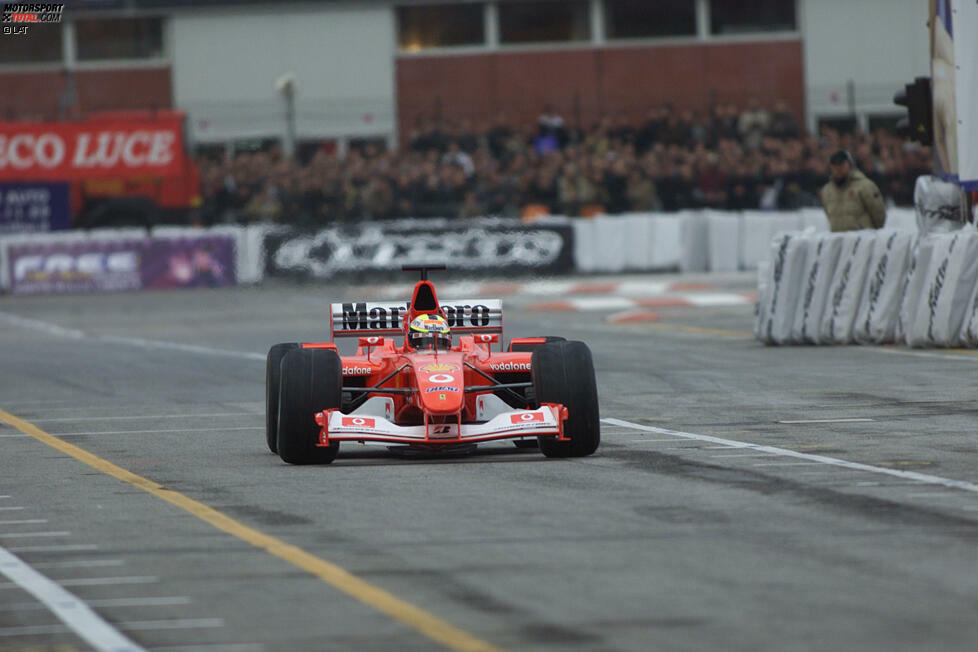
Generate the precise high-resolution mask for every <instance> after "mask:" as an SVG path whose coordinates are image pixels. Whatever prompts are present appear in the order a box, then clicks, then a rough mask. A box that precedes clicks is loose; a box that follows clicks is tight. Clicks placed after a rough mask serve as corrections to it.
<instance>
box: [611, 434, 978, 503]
mask: <svg viewBox="0 0 978 652" xmlns="http://www.w3.org/2000/svg"><path fill="white" fill-rule="evenodd" d="M601 422H602V423H610V424H612V425H617V426H630V427H632V428H634V429H635V430H641V431H644V432H655V433H659V434H661V435H671V436H673V437H680V438H682V439H695V440H698V441H708V442H711V443H714V444H727V445H729V446H732V447H735V448H743V449H748V450H755V451H758V452H764V453H772V454H774V455H783V456H784V457H793V458H796V459H800V460H809V461H812V462H820V463H822V464H829V465H832V466H839V467H842V468H846V469H852V470H854V471H868V472H869V473H877V474H879V475H889V476H893V477H896V478H902V479H904V480H913V481H914V482H920V483H924V484H934V485H941V486H944V487H950V488H952V489H961V490H962V491H970V492H972V493H978V484H974V483H971V482H965V481H963V480H952V479H951V478H942V477H940V476H937V475H929V474H926V473H917V472H916V471H900V470H897V469H887V468H884V467H881V466H872V465H871V464H860V463H859V462H849V461H848V460H840V459H838V458H835V457H826V456H824V455H812V454H810V453H799V452H798V451H793V450H788V449H787V448H777V447H775V446H762V445H760V444H751V443H748V442H743V441H737V440H734V439H722V438H720V437H711V436H710V435H699V434H696V433H692V432H682V431H679V430H668V429H666V428H656V427H653V426H643V425H641V424H638V423H631V422H629V421H623V420H621V419H602V420H601Z"/></svg>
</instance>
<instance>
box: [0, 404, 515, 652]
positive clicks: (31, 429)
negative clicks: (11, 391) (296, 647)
mask: <svg viewBox="0 0 978 652" xmlns="http://www.w3.org/2000/svg"><path fill="white" fill-rule="evenodd" d="M0 420H2V421H5V422H7V423H8V424H10V425H11V426H13V427H14V428H16V429H17V430H20V431H21V432H23V433H24V434H27V435H30V436H31V437H33V438H34V439H37V440H38V441H40V442H42V443H44V444H47V445H48V446H50V447H52V448H55V449H57V450H59V451H61V452H62V453H64V454H66V455H70V456H71V457H74V458H75V459H76V460H78V461H80V462H84V463H85V464H87V465H88V466H90V467H92V468H93V469H96V470H98V471H101V472H102V473H105V474H106V475H110V476H112V477H113V478H116V479H118V480H122V481H123V482H127V483H129V484H131V485H132V486H134V487H139V488H140V489H142V490H143V491H145V492H147V493H149V494H152V495H153V496H155V497H157V498H159V499H161V500H165V501H166V502H168V503H170V504H171V505H175V506H177V507H179V508H180V509H182V510H184V511H187V512H189V513H191V514H193V515H194V516H196V517H197V518H199V519H200V520H202V521H205V522H206V523H210V524H211V525H213V526H214V527H216V528H217V529H219V530H223V531H224V532H227V533H228V534H230V535H231V536H233V537H237V538H238V539H241V540H242V541H247V542H248V543H250V544H251V545H253V546H255V547H257V548H261V549H263V550H265V551H266V552H268V553H269V554H271V555H274V556H275V557H278V558H279V559H281V560H283V561H286V562H288V563H290V564H292V565H293V566H297V567H298V568H301V569H302V570H304V571H307V572H309V573H311V574H312V575H315V576H316V577H318V578H319V579H321V580H323V581H324V582H326V583H327V584H329V585H330V586H332V587H334V588H336V589H339V590H340V591H343V592H344V593H346V594H347V595H349V596H351V597H353V598H356V599H357V600H359V601H360V602H363V603H364V604H366V605H369V606H371V607H373V608H374V609H376V610H378V611H380V612H382V613H385V614H387V615H388V616H390V617H391V618H393V619H394V620H397V621H400V622H402V623H404V624H405V625H407V626H409V627H411V628H413V629H415V630H416V631H418V632H419V633H421V634H423V635H424V636H426V637H428V638H429V639H431V640H433V641H437V642H438V643H441V644H442V645H444V646H445V647H447V648H449V649H452V650H464V651H466V652H469V651H480V652H491V651H494V650H498V648H496V647H494V646H492V645H490V644H489V643H487V642H486V641H483V640H481V639H478V638H476V637H475V636H473V635H472V634H469V633H468V632H465V631H462V630H461V629H459V628H457V627H455V626H454V625H451V624H449V623H447V622H445V621H444V620H441V619H440V618H438V617H437V616H435V615H433V614H431V613H429V612H427V611H425V610H424V609H421V608H420V607H417V606H415V605H413V604H411V603H409V602H405V601H404V600H401V599H400V598H398V597H396V596H394V595H393V594H391V593H389V592H387V591H385V590H384V589H381V588H379V587H377V586H374V585H373V584H370V583H369V582H366V581H364V580H362V579H360V578H359V577H357V576H356V575H353V574H352V573H350V572H349V571H347V570H344V569H343V568H340V567H339V566H337V565H336V564H333V563H331V562H328V561H326V560H325V559H321V558H319V557H316V556H315V555H313V554H310V553H308V552H306V551H305V550H302V549H301V548H298V547H296V546H293V545H291V544H288V543H286V542H284V541H282V540H281V539H277V538H275V537H273V536H270V535H268V534H265V533H264V532H260V531H258V530H256V529H254V528H251V527H248V526H247V525H245V524H243V523H241V522H240V521H236V520H235V519H233V518H231V517H230V516H227V515H226V514H223V513H221V512H219V511H217V510H216V509H214V508H213V507H208V506H207V505H205V504H204V503H201V502H199V501H196V500H194V499H193V498H189V497H188V496H185V495H183V494H182V493H180V492H178V491H173V490H172V489H167V488H166V487H164V486H163V485H161V484H159V483H156V482H153V481H152V480H149V479H147V478H144V477H143V476H141V475H136V474H135V473H133V472H131V471H127V470H126V469H124V468H122V467H120V466H117V465H115V464H113V463H112V462H110V461H108V460H106V459H103V458H101V457H99V456H98V455H95V454H93V453H90V452H88V451H87V450H85V449H83V448H80V447H78V446H75V445H74V444H69V443H68V442H66V441H63V440H61V439H59V438H58V437H55V436H54V435H51V434H49V433H47V432H44V431H43V430H41V429H40V428H38V427H37V426H35V425H34V424H33V423H30V422H28V421H24V420H23V419H20V418H18V417H16V416H14V415H12V414H10V413H9V412H6V411H4V410H3V409H0Z"/></svg>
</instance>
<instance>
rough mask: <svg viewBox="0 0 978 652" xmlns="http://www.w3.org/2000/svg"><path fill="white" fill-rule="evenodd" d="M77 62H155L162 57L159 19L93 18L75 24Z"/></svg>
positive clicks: (161, 27)
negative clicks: (118, 60) (149, 60)
mask: <svg viewBox="0 0 978 652" xmlns="http://www.w3.org/2000/svg"><path fill="white" fill-rule="evenodd" d="M75 39H76V41H77V43H78V60H79V61H101V60H105V59H158V58H160V57H162V56H163V19H161V18H105V19H102V18H94V19H85V20H79V21H77V22H76V23H75Z"/></svg>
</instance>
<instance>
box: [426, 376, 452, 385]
mask: <svg viewBox="0 0 978 652" xmlns="http://www.w3.org/2000/svg"><path fill="white" fill-rule="evenodd" d="M428 382H432V383H454V382H455V376H453V375H451V374H432V375H431V376H428Z"/></svg>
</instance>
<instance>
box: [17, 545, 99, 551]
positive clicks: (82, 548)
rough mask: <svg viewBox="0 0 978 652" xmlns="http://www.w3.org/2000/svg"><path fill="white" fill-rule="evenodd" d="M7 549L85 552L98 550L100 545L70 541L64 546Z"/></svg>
mask: <svg viewBox="0 0 978 652" xmlns="http://www.w3.org/2000/svg"><path fill="white" fill-rule="evenodd" d="M7 550H9V551H10V552H84V551H86V550H98V546H97V545H95V544H94V543H70V544H68V545H64V546H18V547H17V548H7Z"/></svg>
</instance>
